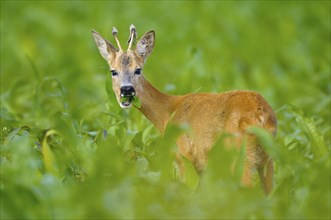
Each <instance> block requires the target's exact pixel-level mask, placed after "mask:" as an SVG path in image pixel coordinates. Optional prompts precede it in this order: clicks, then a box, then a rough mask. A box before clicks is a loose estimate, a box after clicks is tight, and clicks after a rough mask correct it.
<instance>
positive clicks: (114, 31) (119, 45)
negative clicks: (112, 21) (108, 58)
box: [113, 27, 122, 50]
mask: <svg viewBox="0 0 331 220" xmlns="http://www.w3.org/2000/svg"><path fill="white" fill-rule="evenodd" d="M117 33H118V31H117V29H116V27H113V35H114V37H115V40H116V43H117V46H118V49H119V50H122V47H121V44H120V42H119V40H118V38H117Z"/></svg>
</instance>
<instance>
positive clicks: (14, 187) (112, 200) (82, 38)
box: [0, 1, 331, 219]
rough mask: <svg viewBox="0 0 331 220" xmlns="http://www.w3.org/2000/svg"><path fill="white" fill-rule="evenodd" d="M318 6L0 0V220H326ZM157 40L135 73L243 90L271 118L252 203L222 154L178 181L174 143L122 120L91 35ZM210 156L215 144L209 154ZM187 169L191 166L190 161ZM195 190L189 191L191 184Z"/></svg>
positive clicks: (321, 12) (324, 45) (181, 88)
mask: <svg viewBox="0 0 331 220" xmlns="http://www.w3.org/2000/svg"><path fill="white" fill-rule="evenodd" d="M330 10H331V4H330V1H280V2H278V1H155V2H153V1H1V47H0V49H1V64H0V65H1V66H0V70H1V72H0V74H1V115H0V116H1V149H0V150H1V151H0V163H1V173H0V174H1V178H0V181H1V182H0V184H1V185H0V187H1V200H0V201H1V203H0V217H1V219H37V218H54V219H69V218H76V219H79V218H103V219H105V218H138V217H140V218H252V219H255V218H301V219H303V218H330V89H331V83H330V59H331V58H330V53H331V49H330V37H331V36H330V31H331V27H330V26H331V24H330ZM132 23H133V24H134V25H135V26H136V28H137V31H138V35H139V36H141V35H142V34H143V33H144V32H147V31H148V30H150V29H154V30H155V31H156V44H155V49H154V52H153V54H152V55H151V56H150V57H149V58H148V60H147V63H146V65H145V68H144V74H145V77H146V78H147V79H148V80H149V81H150V82H151V83H152V84H153V85H155V87H156V88H159V89H160V90H161V91H164V92H167V93H170V94H185V93H188V92H197V91H199V92H222V91H228V90H236V89H248V90H255V91H258V92H260V93H261V94H262V95H263V96H264V97H265V98H266V99H267V100H268V102H269V103H270V104H271V106H272V107H273V109H274V110H275V112H276V114H277V118H278V134H277V137H276V140H272V139H270V138H269V137H268V136H266V135H265V134H264V133H263V131H256V133H257V135H258V136H259V138H260V140H261V141H262V142H263V143H266V144H265V145H266V148H267V151H268V152H269V153H270V154H271V155H272V156H273V158H274V160H275V164H276V171H275V189H274V191H273V193H272V194H271V196H269V197H265V196H263V194H262V192H261V190H260V189H259V183H258V181H257V184H256V185H257V186H256V188H254V189H249V190H248V189H245V188H242V187H240V185H239V183H238V182H239V181H238V177H235V176H232V175H230V173H229V169H227V168H229V167H230V166H231V159H233V157H234V155H233V154H232V153H231V152H226V151H223V149H222V146H221V144H218V145H216V146H215V148H214V149H213V151H212V152H211V156H210V161H209V164H208V167H207V169H206V172H205V173H204V175H202V176H201V177H198V176H197V175H196V174H195V172H194V170H191V171H192V172H191V173H190V174H188V175H187V177H186V182H185V183H180V181H178V180H177V179H176V177H174V176H175V174H174V173H173V169H174V168H173V164H172V161H173V159H174V151H175V146H174V141H173V140H174V139H175V137H176V134H177V133H178V128H170V129H169V131H168V133H167V134H166V136H165V137H160V135H159V133H158V132H157V131H156V130H155V128H154V127H153V126H151V125H150V122H148V121H147V120H146V119H145V118H144V117H143V116H142V115H141V114H140V113H139V112H138V111H137V110H135V109H131V110H129V111H123V110H121V109H120V108H119V107H118V104H117V103H116V101H115V98H114V95H113V93H112V91H111V80H110V76H109V70H108V66H107V64H106V62H105V61H104V60H103V59H102V58H101V56H100V55H99V52H98V50H97V48H96V46H95V43H94V41H93V39H92V36H91V30H93V29H95V30H97V31H98V32H99V33H100V34H101V35H103V36H104V37H106V38H108V39H109V40H110V41H111V42H113V43H114V39H113V38H112V35H111V30H112V27H113V26H116V27H117V29H118V30H119V38H120V41H121V42H122V45H123V44H124V42H126V40H127V39H128V37H129V26H130V24H132ZM218 146H220V147H218ZM188 165H189V164H188ZM198 182H199V183H198Z"/></svg>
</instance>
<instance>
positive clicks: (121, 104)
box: [120, 102, 132, 108]
mask: <svg viewBox="0 0 331 220" xmlns="http://www.w3.org/2000/svg"><path fill="white" fill-rule="evenodd" d="M120 106H121V108H131V106H132V103H131V102H130V103H127V102H124V103H123V102H122V103H120Z"/></svg>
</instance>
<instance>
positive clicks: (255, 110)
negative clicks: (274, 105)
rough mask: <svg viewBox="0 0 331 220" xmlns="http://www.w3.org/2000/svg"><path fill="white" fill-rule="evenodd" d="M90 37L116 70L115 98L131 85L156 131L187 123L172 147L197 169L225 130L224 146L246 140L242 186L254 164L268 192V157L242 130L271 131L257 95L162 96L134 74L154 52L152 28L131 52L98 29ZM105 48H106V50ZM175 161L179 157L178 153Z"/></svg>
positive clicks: (268, 113) (268, 112) (272, 123)
mask: <svg viewBox="0 0 331 220" xmlns="http://www.w3.org/2000/svg"><path fill="white" fill-rule="evenodd" d="M93 35H94V37H95V40H96V43H97V45H98V47H99V50H100V53H101V55H102V56H103V57H104V58H105V59H106V60H107V61H108V63H109V65H110V67H111V69H115V70H116V71H117V72H118V73H119V75H118V76H117V77H113V89H114V92H115V94H116V96H117V100H118V101H119V100H120V87H121V85H122V84H123V82H124V83H130V84H132V85H133V86H134V88H135V91H136V95H137V96H138V97H139V99H140V100H141V107H140V108H139V110H140V111H141V112H142V113H143V114H144V115H145V116H146V117H147V118H148V119H149V120H150V121H151V122H152V123H153V124H154V125H155V126H156V127H157V128H158V129H159V130H160V132H161V133H163V132H164V131H165V128H166V126H167V125H168V123H169V122H170V120H171V123H174V124H177V125H181V124H186V125H188V126H189V128H190V132H189V133H187V134H183V135H181V136H180V137H179V138H178V140H177V145H178V149H179V153H180V155H182V156H184V157H186V158H187V159H189V160H191V161H192V163H193V164H194V166H195V168H196V169H197V171H198V172H200V171H201V170H203V168H204V167H205V165H206V161H207V155H208V152H209V151H210V149H211V148H212V147H213V145H214V143H215V140H216V139H217V137H218V136H219V135H220V134H223V133H230V134H233V135H234V138H232V139H231V140H230V143H228V144H227V145H228V146H230V147H235V148H238V149H239V148H240V147H241V146H242V144H243V142H245V143H246V160H245V163H244V171H243V176H242V183H243V184H244V185H246V186H250V185H251V184H252V169H253V168H256V169H257V171H258V173H259V176H260V179H261V182H262V186H263V189H264V191H265V192H266V193H267V194H268V193H269V192H270V191H271V190H272V183H273V161H272V159H271V158H270V156H269V155H268V154H267V153H266V152H265V151H264V150H263V148H262V147H261V146H260V145H259V143H258V142H257V140H256V137H255V136H253V135H252V134H249V133H247V128H248V127H250V126H257V127H261V128H264V129H265V130H267V131H268V132H270V133H271V134H273V135H275V134H276V117H275V114H274V112H273V111H272V109H271V107H270V106H269V104H268V103H267V102H266V101H265V99H264V98H263V97H262V96H261V95H259V94H258V93H256V92H250V91H232V92H225V93H220V94H188V95H183V96H170V95H167V94H164V93H162V92H160V91H158V90H157V89H155V88H154V87H153V86H152V85H151V84H150V83H149V82H148V81H146V80H145V78H144V77H143V75H139V76H137V75H135V74H134V71H135V70H136V69H137V68H143V65H144V61H145V60H146V58H147V57H148V56H149V55H150V53H151V52H152V50H153V47H154V38H155V34H154V31H150V32H148V33H146V34H145V35H144V36H143V37H142V38H141V39H140V40H139V41H138V45H137V49H136V50H135V51H133V50H128V51H122V50H120V51H116V49H115V48H114V46H112V45H111V44H110V43H109V42H107V41H106V40H104V39H103V38H102V37H101V36H100V35H99V34H98V33H96V32H93ZM103 40H104V42H103ZM108 44H110V45H108ZM105 45H107V47H106V48H105ZM105 49H106V50H107V51H108V53H106V54H105V52H104V51H105ZM177 160H178V161H179V164H180V163H181V161H180V157H177ZM181 170H183V167H181Z"/></svg>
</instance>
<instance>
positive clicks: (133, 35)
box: [128, 24, 137, 50]
mask: <svg viewBox="0 0 331 220" xmlns="http://www.w3.org/2000/svg"><path fill="white" fill-rule="evenodd" d="M136 38H137V31H136V27H135V26H134V25H133V24H131V25H130V38H129V40H128V43H129V48H128V50H131V47H132V44H134V43H135V42H136Z"/></svg>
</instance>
